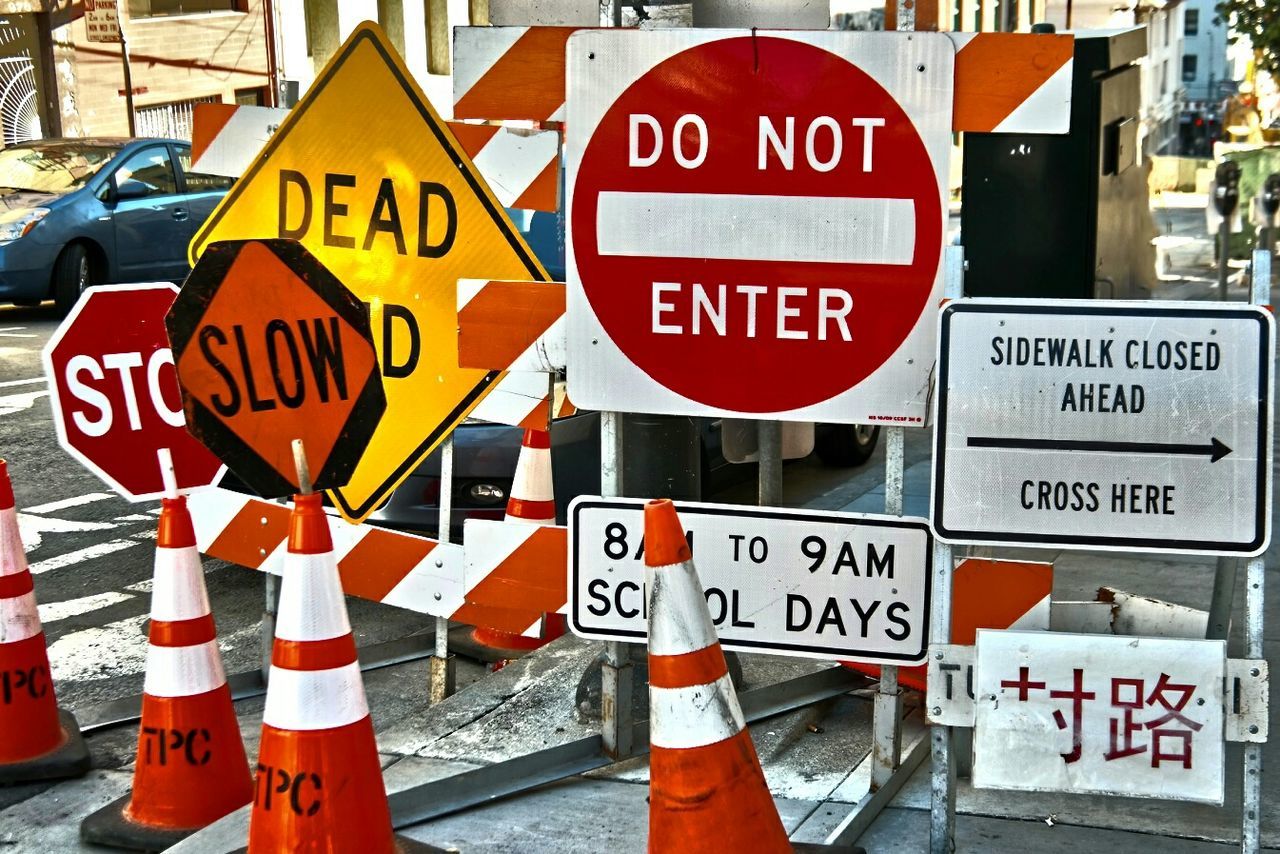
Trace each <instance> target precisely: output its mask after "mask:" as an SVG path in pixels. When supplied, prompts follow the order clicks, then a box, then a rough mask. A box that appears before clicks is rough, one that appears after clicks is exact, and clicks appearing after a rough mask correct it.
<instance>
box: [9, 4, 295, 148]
mask: <svg viewBox="0 0 1280 854" xmlns="http://www.w3.org/2000/svg"><path fill="white" fill-rule="evenodd" d="M119 2H120V17H121V20H122V22H123V28H124V32H125V36H126V40H127V42H128V50H129V57H130V67H131V70H132V77H133V83H132V87H131V88H132V90H133V101H134V115H135V119H136V126H137V133H138V134H139V135H142V136H178V137H187V136H189V135H190V121H191V119H190V116H191V109H192V107H193V105H194V104H196V103H199V102H201V101H223V102H240V103H249V104H265V103H271V102H272V101H273V98H274V93H275V88H274V86H273V84H272V77H273V75H272V64H273V51H272V50H271V39H270V36H269V33H270V23H271V17H270V7H269V3H270V0H119ZM121 53H122V51H121V45H120V44H119V43H118V42H93V41H90V40H89V38H88V34H87V32H86V25H85V20H84V16H83V4H82V3H73V2H71V0H0V141H2V142H3V143H4V144H5V145H10V144H13V143H14V142H18V141H21V140H23V139H30V138H34V137H41V136H125V135H127V134H128V131H129V117H128V113H127V98H126V92H125V83H124V76H125V75H124V67H123V59H122V55H121Z"/></svg>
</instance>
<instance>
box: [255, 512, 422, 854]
mask: <svg viewBox="0 0 1280 854" xmlns="http://www.w3.org/2000/svg"><path fill="white" fill-rule="evenodd" d="M320 502H321V496H320V495H318V494H311V495H299V496H295V497H294V508H293V511H292V513H291V514H290V519H289V545H288V552H287V555H286V563H287V565H288V569H287V571H286V572H285V574H284V580H283V582H282V583H281V588H280V608H279V614H278V616H277V618H276V636H275V643H274V646H273V648H272V652H271V674H270V677H269V679H268V682H267V684H268V688H267V701H266V707H265V708H264V709H263V713H262V743H261V748H260V749H259V752H258V763H257V769H258V774H257V783H256V786H255V789H254V798H253V810H252V813H251V815H250V819H249V847H248V850H249V851H250V852H251V854H268V853H269V854H276V852H283V851H335V852H336V851H347V852H356V851H359V852H367V854H393V852H397V851H400V852H405V851H434V850H438V849H434V848H431V847H430V846H423V845H421V844H420V843H416V842H413V841H412V840H408V839H403V838H396V837H394V836H393V834H392V830H391V812H390V810H389V809H388V806H387V794H386V789H385V787H384V785H383V782H382V765H381V762H380V761H379V758H378V745H377V742H376V740H375V738H374V730H373V719H372V718H371V717H370V715H369V706H368V702H367V701H366V699H365V694H364V681H363V679H362V678H361V676H360V663H359V661H358V660H357V659H356V644H355V638H354V637H353V636H352V634H351V623H350V622H349V620H348V618H347V606H346V602H345V601H344V600H343V598H342V586H341V583H340V581H339V575H338V565H337V562H336V560H335V556H334V552H333V543H332V541H331V540H330V537H329V525H328V522H327V520H326V517H325V514H324V511H323V510H322V509H321V504H320Z"/></svg>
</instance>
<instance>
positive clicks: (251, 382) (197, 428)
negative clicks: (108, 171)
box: [165, 239, 387, 496]
mask: <svg viewBox="0 0 1280 854" xmlns="http://www.w3.org/2000/svg"><path fill="white" fill-rule="evenodd" d="M165 322H166V324H167V326H168V330H169V338H170V340H171V341H172V342H173V350H174V354H175V357H176V361H177V367H178V382H179V384H180V386H181V388H182V395H183V401H184V403H185V405H186V409H187V411H188V412H189V413H190V416H191V423H190V429H191V432H192V433H193V434H194V435H196V436H197V437H199V439H200V440H201V441H202V442H204V444H205V445H206V446H207V447H208V448H210V449H211V450H213V451H215V452H216V453H217V454H218V456H219V457H220V458H222V459H223V460H224V461H225V462H226V463H227V465H229V466H230V467H231V470H232V471H234V472H235V473H236V474H237V475H238V476H239V477H240V478H241V479H243V480H244V481H245V483H247V484H248V485H249V486H250V487H251V488H252V489H253V490H254V491H256V492H257V493H258V494H259V495H263V496H279V495H285V494H287V493H289V492H293V491H296V490H297V488H298V486H299V483H298V477H297V472H296V469H295V467H294V457H293V449H292V443H293V441H294V440H295V439H300V440H301V441H302V443H303V447H304V449H305V451H306V456H307V462H308V464H309V467H310V474H311V485H312V486H313V487H314V488H315V489H336V488H338V487H341V486H345V485H346V483H347V481H348V479H349V478H350V477H351V472H352V471H353V470H354V468H355V466H356V463H357V462H358V461H359V459H360V455H361V454H363V453H364V451H365V447H366V445H367V444H368V442H369V437H370V436H371V435H372V434H373V431H374V430H375V429H376V428H377V426H378V421H379V419H381V417H382V413H383V411H384V410H385V409H386V406H387V401H386V396H385V395H384V394H383V390H382V374H381V372H380V371H379V370H378V360H377V356H376V354H375V352H374V345H373V336H372V334H371V332H370V329H369V312H368V309H367V308H366V307H365V305H364V304H363V303H361V302H360V301H359V300H357V299H356V298H355V296H354V295H353V294H352V293H351V291H349V290H347V289H346V287H344V286H343V284H342V283H341V282H339V281H338V279H337V278H335V277H334V275H333V274H332V273H330V272H329V270H328V269H326V268H325V266H324V265H323V264H321V263H320V262H319V261H318V260H316V258H315V257H314V256H313V255H312V254H311V253H310V252H308V251H307V250H306V248H305V247H303V245H302V244H301V243H298V242H297V241H294V240H280V239H277V240H227V241H222V242H219V243H213V244H210V246H209V247H208V249H206V250H205V252H204V254H203V255H201V256H200V260H199V261H198V262H197V263H196V266H195V268H194V269H193V270H192V271H191V275H190V276H188V277H187V281H186V283H185V284H184V285H183V287H182V293H180V294H179V295H178V299H177V301H176V302H174V304H173V308H172V309H171V310H170V311H169V315H168V317H167V319H166V321H165Z"/></svg>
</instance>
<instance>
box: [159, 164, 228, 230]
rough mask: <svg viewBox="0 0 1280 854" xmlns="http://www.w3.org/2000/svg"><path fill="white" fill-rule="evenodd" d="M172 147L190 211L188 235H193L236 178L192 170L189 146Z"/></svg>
mask: <svg viewBox="0 0 1280 854" xmlns="http://www.w3.org/2000/svg"><path fill="white" fill-rule="evenodd" d="M172 147H173V152H174V154H175V155H176V157H177V160H178V166H179V171H180V173H181V175H180V179H181V182H182V191H183V194H184V195H185V197H186V200H187V206H188V207H189V209H190V211H191V233H190V237H195V233H196V231H198V230H199V228H200V226H201V225H203V224H204V221H205V220H206V219H208V218H209V214H211V213H213V209H214V208H216V207H217V206H218V202H220V201H222V197H223V196H225V195H226V194H227V190H230V189H231V185H232V184H234V183H235V181H236V179H235V178H228V177H226V176H224V175H208V174H205V173H203V172H192V171H191V146H189V145H178V144H176V143H175V144H173V146H172ZM189 239H190V238H188V240H189Z"/></svg>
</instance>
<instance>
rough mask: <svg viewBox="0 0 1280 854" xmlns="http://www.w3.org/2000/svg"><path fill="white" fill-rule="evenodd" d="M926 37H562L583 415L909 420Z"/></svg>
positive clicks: (922, 380) (928, 350)
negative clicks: (566, 39)
mask: <svg viewBox="0 0 1280 854" xmlns="http://www.w3.org/2000/svg"><path fill="white" fill-rule="evenodd" d="M954 62H955V50H954V46H953V45H952V44H951V42H950V40H949V39H948V38H947V36H946V34H943V33H911V34H907V33H865V32H838V31H837V32H800V31H752V30H661V31H637V30H586V31H582V32H579V33H575V34H574V35H573V36H572V37H570V39H569V43H568V66H567V68H568V70H567V75H568V87H567V102H566V107H567V116H566V124H565V129H566V152H567V154H566V156H567V182H568V183H567V192H568V220H567V227H566V232H567V243H568V251H567V269H568V287H569V293H568V304H567V314H568V347H569V352H568V355H569V364H568V385H569V395H570V396H571V397H572V398H573V400H574V402H575V403H577V404H579V405H580V406H584V407H587V408H595V409H602V410H610V409H613V410H626V411H628V412H655V413H670V414H678V415H727V416H736V417H742V418H770V419H775V418H776V419H779V420H785V421H813V420H816V421H824V422H841V423H867V424H908V425H916V426H924V425H925V424H926V422H927V420H928V417H929V397H930V392H931V388H932V376H933V360H934V348H933V342H934V335H935V325H934V322H933V318H934V316H935V314H936V312H937V306H938V302H939V298H940V296H941V289H942V263H941V260H942V250H943V242H944V241H943V236H944V232H945V223H946V217H947V204H946V198H947V195H946V194H947V174H948V169H949V157H950V150H951V106H952V82H953V79H954V73H953V67H954Z"/></svg>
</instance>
